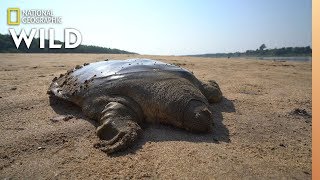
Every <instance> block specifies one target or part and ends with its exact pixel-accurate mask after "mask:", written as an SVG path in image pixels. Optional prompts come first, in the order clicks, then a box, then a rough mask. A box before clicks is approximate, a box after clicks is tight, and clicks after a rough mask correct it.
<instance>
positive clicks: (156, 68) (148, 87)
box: [48, 59, 222, 154]
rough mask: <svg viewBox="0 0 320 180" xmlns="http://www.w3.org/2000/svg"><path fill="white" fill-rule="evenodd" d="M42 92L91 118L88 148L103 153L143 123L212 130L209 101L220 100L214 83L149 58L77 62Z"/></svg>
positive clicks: (128, 141)
mask: <svg viewBox="0 0 320 180" xmlns="http://www.w3.org/2000/svg"><path fill="white" fill-rule="evenodd" d="M48 94H50V96H51V97H57V98H59V99H63V100H67V101H70V102H72V103H74V104H75V105H77V106H79V107H80V108H81V110H82V112H83V113H84V115H85V116H87V117H89V118H90V119H93V120H95V121H96V122H97V124H98V126H97V130H96V134H97V136H98V137H99V142H98V143H96V144H95V145H94V147H96V148H98V149H100V150H101V151H103V152H106V153H107V154H111V153H114V152H117V151H123V150H125V149H126V148H128V147H130V146H132V145H133V144H134V143H135V142H136V141H137V139H139V136H140V135H141V133H142V128H141V125H142V123H145V122H147V123H161V124H166V125H171V126H175V127H178V128H182V129H185V130H187V131H191V132H194V133H208V132H212V128H213V115H212V112H211V110H210V104H211V103H217V102H219V101H221V99H222V92H221V90H220V87H219V85H218V84H217V83H216V82H215V81H213V80H210V81H208V82H202V81H200V80H199V79H197V78H196V77H195V76H194V75H193V72H190V71H189V70H187V69H184V68H182V67H180V66H176V65H174V64H168V63H164V62H161V61H157V60H152V59H127V60H105V61H99V62H94V63H90V64H89V63H85V64H83V65H77V66H76V67H75V68H73V69H71V70H69V71H67V72H66V73H65V74H60V77H55V78H54V79H53V80H52V83H51V84H50V86H49V89H48Z"/></svg>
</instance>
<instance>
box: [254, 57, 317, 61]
mask: <svg viewBox="0 0 320 180" xmlns="http://www.w3.org/2000/svg"><path fill="white" fill-rule="evenodd" d="M255 59H259V60H274V61H311V60H312V57H301V56H300V57H255Z"/></svg>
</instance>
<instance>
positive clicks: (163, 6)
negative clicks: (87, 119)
mask: <svg viewBox="0 0 320 180" xmlns="http://www.w3.org/2000/svg"><path fill="white" fill-rule="evenodd" d="M311 3H312V2H311V0H91V1H81V0H68V1H66V0H55V1H49V0H5V1H2V2H1V5H0V33H1V34H9V32H8V29H9V28H14V29H15V30H16V31H17V32H20V30H21V29H24V30H26V32H29V31H30V29H31V28H46V29H48V28H54V29H55V38H56V39H57V40H60V41H64V39H63V37H64V36H63V32H64V28H75V29H77V30H79V31H80V32H81V34H82V44H84V45H97V46H102V47H109V48H118V49H122V50H127V51H131V52H136V53H139V54H153V55H191V54H204V53H226V52H236V51H239V52H243V51H246V50H248V49H257V48H259V46H260V45H261V44H263V43H264V44H266V46H267V48H281V47H289V46H311V45H312V44H311ZM9 7H10V8H11V7H18V8H20V9H21V10H27V9H50V10H53V13H54V15H55V16H61V17H62V24H50V25H30V24H23V25H19V26H9V25H7V22H6V18H7V8H9Z"/></svg>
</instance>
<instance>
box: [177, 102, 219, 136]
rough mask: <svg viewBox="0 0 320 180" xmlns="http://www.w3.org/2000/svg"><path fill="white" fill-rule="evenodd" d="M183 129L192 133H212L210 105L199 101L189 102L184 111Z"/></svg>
mask: <svg viewBox="0 0 320 180" xmlns="http://www.w3.org/2000/svg"><path fill="white" fill-rule="evenodd" d="M183 127H184V128H185V129H187V130H189V131H192V132H210V131H212V128H213V119H212V113H211V112H210V110H209V108H208V105H207V104H205V103H203V102H202V101H199V100H191V101H189V103H188V105H187V106H186V109H185V110H184V120H183Z"/></svg>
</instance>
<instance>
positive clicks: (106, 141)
mask: <svg viewBox="0 0 320 180" xmlns="http://www.w3.org/2000/svg"><path fill="white" fill-rule="evenodd" d="M129 124H130V125H129ZM111 126H112V125H111ZM110 128H111V127H110V124H109V123H108V124H104V125H102V126H100V127H98V130H97V134H98V136H99V135H100V136H99V137H100V138H101V139H100V141H99V142H98V143H96V144H95V145H94V147H95V148H97V149H100V150H101V151H103V152H105V153H107V154H111V153H114V152H116V151H121V150H124V149H126V148H127V147H128V146H130V145H131V144H133V143H134V142H135V141H136V139H137V138H138V136H139V134H140V133H141V128H140V126H139V125H138V124H136V123H134V122H130V123H128V126H126V127H123V128H118V129H114V127H113V128H112V129H113V131H110V130H111V129H110ZM108 130H109V131H108ZM115 131H117V132H118V133H116V134H115V135H114V133H113V132H115ZM112 134H113V137H112V138H110V136H112Z"/></svg>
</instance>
